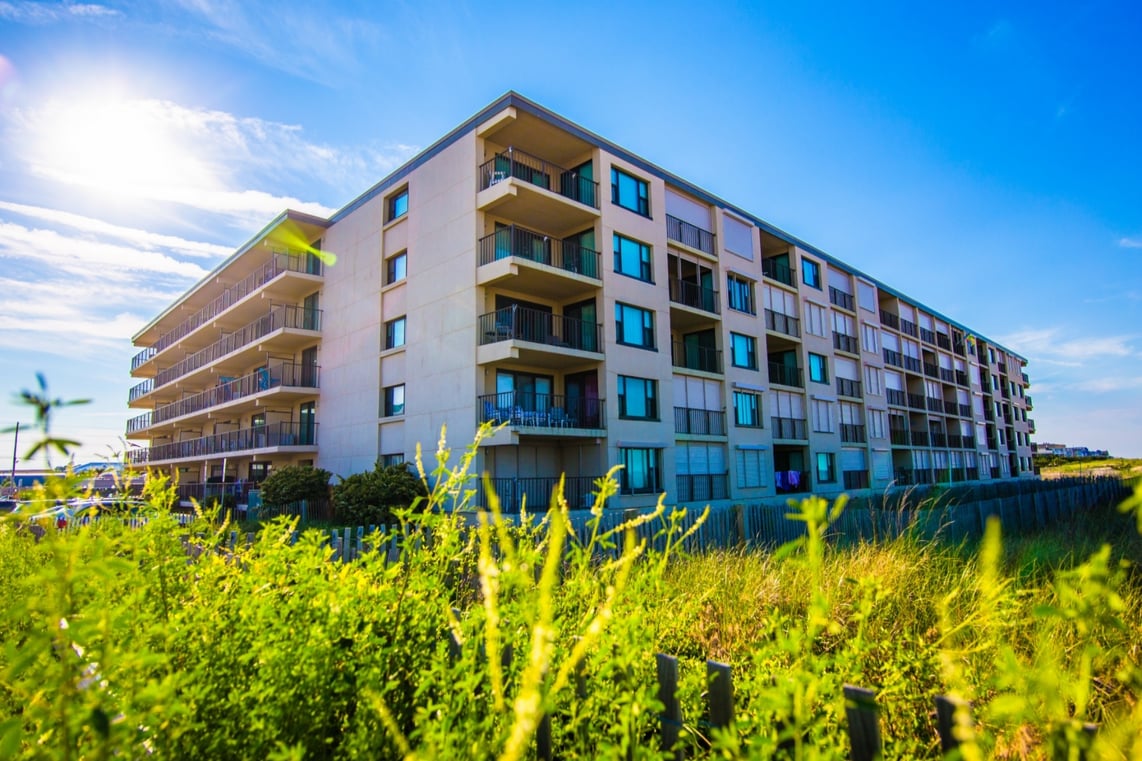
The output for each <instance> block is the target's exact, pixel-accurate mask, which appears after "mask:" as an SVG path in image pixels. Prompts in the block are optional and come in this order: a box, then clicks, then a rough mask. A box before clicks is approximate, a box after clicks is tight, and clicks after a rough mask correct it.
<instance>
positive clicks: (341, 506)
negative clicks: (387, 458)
mask: <svg viewBox="0 0 1142 761" xmlns="http://www.w3.org/2000/svg"><path fill="white" fill-rule="evenodd" d="M427 494H428V492H427V490H426V489H425V487H424V484H423V483H422V482H421V480H420V479H419V478H417V477H416V475H414V474H413V472H412V471H411V470H409V468H408V465H407V463H401V464H400V465H389V466H388V467H382V466H381V464H380V463H379V462H378V463H377V465H376V467H374V468H373V470H371V471H366V472H364V473H354V474H353V475H351V476H349V477H348V478H346V479H343V480H342V481H341V483H339V484H337V485H336V486H334V487H333V508H334V510H336V512H337V517H338V518H339V519H340V520H344V521H349V522H351V523H356V524H359V525H369V524H373V525H384V524H388V523H392V520H393V509H394V508H402V507H409V506H411V505H412V504H413V503H414V502H415V501H416V499H417V498H418V497H424V496H427Z"/></svg>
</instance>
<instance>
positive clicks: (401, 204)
mask: <svg viewBox="0 0 1142 761" xmlns="http://www.w3.org/2000/svg"><path fill="white" fill-rule="evenodd" d="M385 211H386V214H387V216H386V217H385V221H386V222H392V221H393V220H394V219H399V218H400V217H403V216H404V215H405V214H408V188H405V189H404V190H402V191H400V192H399V193H397V194H395V195H391V196H389V200H388V202H387V204H386V205H385Z"/></svg>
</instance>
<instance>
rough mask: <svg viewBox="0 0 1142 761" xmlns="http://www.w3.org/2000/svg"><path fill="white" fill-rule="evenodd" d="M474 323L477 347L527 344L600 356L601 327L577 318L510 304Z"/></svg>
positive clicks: (481, 316)
mask: <svg viewBox="0 0 1142 761" xmlns="http://www.w3.org/2000/svg"><path fill="white" fill-rule="evenodd" d="M477 322H478V328H477V329H478V330H479V334H480V345H481V346H483V345H486V344H493V343H499V342H500V341H530V342H532V343H540V344H548V345H551V346H558V347H560V348H564V349H577V350H579V351H590V352H597V353H599V354H602V353H603V326H602V325H601V324H599V323H595V322H588V321H586V320H580V319H578V318H577V317H565V316H563V315H561V314H552V313H551V312H545V311H542V310H540V309H532V308H530V307H521V306H519V305H518V304H512V305H511V306H510V307H504V308H503V309H497V310H496V311H494V312H488V313H487V314H482V315H480V319H479V320H478V321H477Z"/></svg>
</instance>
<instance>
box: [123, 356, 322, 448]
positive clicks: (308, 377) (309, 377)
mask: <svg viewBox="0 0 1142 761" xmlns="http://www.w3.org/2000/svg"><path fill="white" fill-rule="evenodd" d="M319 373H320V369H319V368H318V367H317V366H316V365H300V364H295V363H292V362H281V363H278V364H276V365H270V366H268V367H263V368H261V369H259V370H257V371H255V372H252V373H250V374H249V375H245V376H243V377H241V378H237V379H235V380H232V381H229V382H226V383H220V384H219V385H217V386H215V387H214V388H212V389H209V390H207V391H203V392H202V393H200V394H194V395H193V396H188V397H186V398H184V399H179V400H178V401H177V402H173V403H171V404H164V405H161V406H159V407H156V408H155V409H154V410H153V411H151V412H147V413H145V414H143V415H139V416H137V417H133V418H131V419H130V420H128V421H127V433H134V432H135V431H141V430H143V429H144V428H149V427H150V426H152V425H158V424H159V423H163V422H166V421H167V420H174V419H175V418H180V417H182V416H184V415H191V414H194V413H195V412H201V411H202V410H206V409H210V408H211V407H217V406H218V405H220V404H226V403H227V402H232V401H235V400H237V399H243V398H245V397H248V396H253V395H254V394H259V393H261V392H263V391H268V390H270V389H272V388H279V387H281V386H295V387H300V388H318V376H319Z"/></svg>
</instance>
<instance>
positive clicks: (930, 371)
mask: <svg viewBox="0 0 1142 761" xmlns="http://www.w3.org/2000/svg"><path fill="white" fill-rule="evenodd" d="M922 364H923V366H924V375H926V376H928V377H929V378H938V377H940V367H939V366H938V365H936V364H935V363H933V362H923V363H922Z"/></svg>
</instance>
